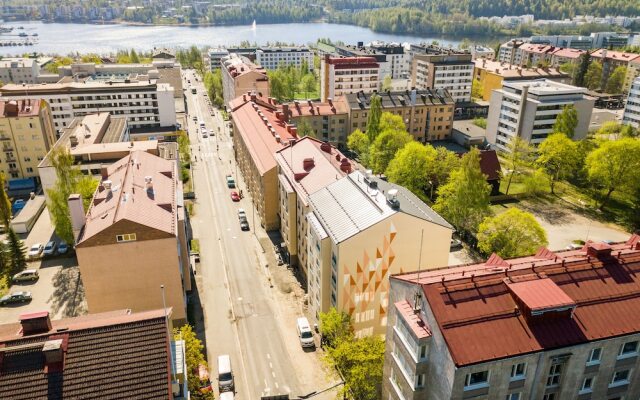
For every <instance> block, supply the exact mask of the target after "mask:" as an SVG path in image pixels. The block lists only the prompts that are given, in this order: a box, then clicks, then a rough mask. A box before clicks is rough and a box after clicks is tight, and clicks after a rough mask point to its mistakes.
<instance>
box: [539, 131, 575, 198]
mask: <svg viewBox="0 0 640 400" xmlns="http://www.w3.org/2000/svg"><path fill="white" fill-rule="evenodd" d="M579 161H580V154H579V152H578V144H577V143H576V142H574V141H573V140H571V139H569V138H568V137H567V136H566V135H564V134H562V133H554V134H552V135H549V136H548V137H547V138H546V139H545V140H544V141H543V142H542V143H540V146H539V147H538V159H537V160H536V163H537V164H538V165H539V166H541V167H542V168H543V169H544V171H545V172H546V173H547V174H549V178H550V181H551V193H555V192H554V188H555V183H556V182H557V181H558V180H560V179H563V178H566V177H568V176H570V175H571V174H572V173H573V172H574V171H575V170H576V168H577V167H578V163H579Z"/></svg>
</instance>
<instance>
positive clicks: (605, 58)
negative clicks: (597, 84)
mask: <svg viewBox="0 0 640 400" xmlns="http://www.w3.org/2000/svg"><path fill="white" fill-rule="evenodd" d="M591 61H600V62H601V63H602V87H603V88H604V87H605V85H606V84H607V80H608V79H609V75H611V74H612V73H613V71H614V70H615V69H616V68H618V67H625V68H626V69H627V75H626V77H625V82H624V84H623V85H622V87H623V91H625V92H626V91H628V90H629V88H630V87H631V83H632V82H633V79H634V75H635V72H636V66H637V65H638V63H639V62H640V54H635V53H626V52H622V51H613V50H607V49H599V50H596V51H594V52H592V53H591Z"/></svg>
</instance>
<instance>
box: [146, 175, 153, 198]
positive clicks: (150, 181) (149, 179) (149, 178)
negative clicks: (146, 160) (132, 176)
mask: <svg viewBox="0 0 640 400" xmlns="http://www.w3.org/2000/svg"><path fill="white" fill-rule="evenodd" d="M144 186H145V188H146V189H147V194H148V193H151V194H153V177H152V176H150V175H147V176H145V177H144Z"/></svg>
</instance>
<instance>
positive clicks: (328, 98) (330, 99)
mask: <svg viewBox="0 0 640 400" xmlns="http://www.w3.org/2000/svg"><path fill="white" fill-rule="evenodd" d="M327 102H329V105H330V106H333V99H332V98H331V97H327Z"/></svg>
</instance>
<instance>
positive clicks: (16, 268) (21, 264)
mask: <svg viewBox="0 0 640 400" xmlns="http://www.w3.org/2000/svg"><path fill="white" fill-rule="evenodd" d="M7 242H8V243H7V252H8V255H9V260H8V261H9V263H8V264H9V265H11V275H13V274H17V273H18V272H21V271H23V270H24V269H25V268H26V267H27V257H26V254H27V249H26V248H25V247H24V243H23V242H22V240H20V238H19V237H18V234H17V233H16V232H15V231H14V230H13V229H11V227H9V230H8V234H7Z"/></svg>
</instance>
